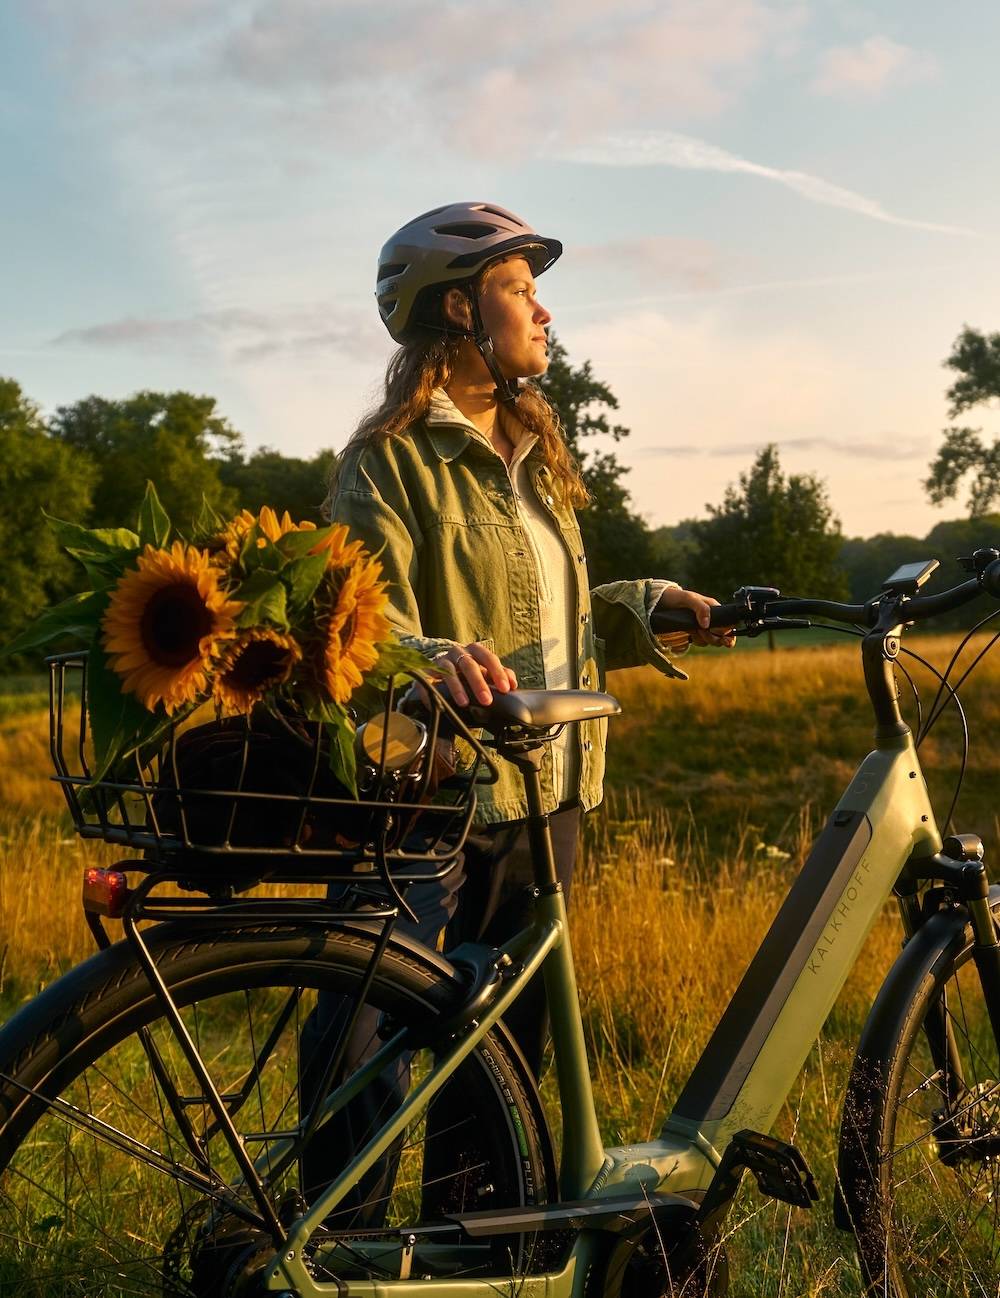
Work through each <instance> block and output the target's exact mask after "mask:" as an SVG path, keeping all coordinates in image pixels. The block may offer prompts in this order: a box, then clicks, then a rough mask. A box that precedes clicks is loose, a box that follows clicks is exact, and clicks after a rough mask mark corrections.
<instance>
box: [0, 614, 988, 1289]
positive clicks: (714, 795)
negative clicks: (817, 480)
mask: <svg viewBox="0 0 1000 1298" xmlns="http://www.w3.org/2000/svg"><path fill="white" fill-rule="evenodd" d="M984 642H985V641H984V640H983V639H982V638H981V639H980V640H979V642H978V643H979V644H980V645H981V644H983V643H984ZM913 643H914V646H915V647H916V648H917V649H918V650H919V651H920V652H926V653H928V654H929V655H931V656H932V658H933V660H934V661H935V663H937V664H938V665H943V664H944V663H945V662H946V661H947V655H948V653H949V652H950V649H951V647H952V646H953V644H954V639H953V638H951V637H923V638H920V639H917V638H915V639H914V642H913ZM858 659H859V655H858V651H857V647H856V646H855V645H853V644H850V643H846V644H844V645H842V646H841V645H835V646H828V645H824V646H823V647H821V648H817V649H815V650H802V651H796V652H794V653H788V652H786V653H781V652H779V653H776V654H769V653H766V652H762V653H754V654H740V653H739V652H736V653H733V654H723V653H714V654H709V653H705V654H699V655H697V656H695V657H694V658H693V659H692V660H691V661H690V670H691V673H692V680H691V681H690V682H689V683H688V684H686V685H683V684H680V683H677V682H672V681H666V680H663V679H662V678H660V677H658V676H657V675H656V674H655V673H654V672H652V671H651V670H642V671H635V672H630V673H618V674H616V675H613V676H612V678H611V679H610V681H609V684H608V688H609V690H610V691H611V692H612V693H614V694H616V695H617V697H618V698H619V699H620V700H621V702H622V704H623V707H624V716H623V717H622V718H621V720H620V721H619V722H617V723H615V725H614V726H613V731H612V741H611V752H610V769H609V796H608V799H607V802H606V803H605V805H604V806H603V807H602V808H601V809H600V811H599V812H597V813H595V815H593V816H592V817H591V818H590V820H589V823H588V825H587V827H586V833H585V842H584V850H583V860H582V864H581V867H580V870H579V873H578V876H577V878H576V880H575V881H574V885H573V897H572V908H571V913H572V927H573V941H574V945H575V951H576V957H577V961H578V971H579V983H580V988H581V996H582V1001H583V1013H584V1020H585V1025H586V1030H587V1035H588V1042H589V1046H590V1049H591V1052H592V1069H593V1075H594V1080H595V1086H596V1090H597V1094H598V1102H599V1107H600V1110H601V1116H602V1124H603V1130H604V1134H605V1138H606V1139H607V1140H608V1141H609V1142H612V1143H621V1142H624V1141H627V1140H644V1139H648V1138H650V1137H652V1136H655V1134H656V1132H657V1131H658V1129H659V1125H660V1123H661V1122H662V1120H663V1118H664V1116H665V1114H666V1113H667V1111H668V1110H669V1107H670V1104H671V1101H672V1099H673V1097H674V1096H675V1095H676V1094H677V1092H678V1090H679V1089H680V1086H681V1084H682V1082H683V1080H684V1078H685V1077H686V1075H687V1073H688V1072H689V1071H690V1069H691V1067H692V1066H693V1064H694V1062H695V1060H696V1059H697V1057H698V1053H699V1051H700V1050H701V1048H702V1047H703V1045H704V1044H705V1042H706V1041H707V1039H708V1036H709V1034H710V1032H711V1030H712V1028H713V1027H714V1025H715V1022H716V1020H717V1018H718V1016H719V1014H720V1013H721V1010H722V1008H723V1006H724V1005H725V1003H726V1001H727V999H728V997H729V996H730V995H731V994H732V991H733V990H734V988H735V986H736V984H737V982H738V981H739V978H740V976H741V974H742V972H743V970H744V968H745V967H746V964H747V963H748V961H749V959H750V957H751V956H752V954H753V951H754V950H755V948H756V945H757V943H758V942H759V940H760V938H761V937H762V936H763V934H764V932H765V931H766V928H767V926H768V924H769V923H770V920H771V918H772V917H773V915H774V913H775V911H776V910H777V908H778V906H779V905H780V902H781V900H782V898H783V896H784V894H785V892H786V891H787V889H788V886H789V884H790V881H791V879H792V878H793V877H794V874H795V871H796V869H797V868H798V867H799V865H800V864H801V862H802V860H803V859H804V856H805V854H806V853H807V851H808V848H809V844H810V841H811V838H812V836H813V834H814V833H815V831H816V829H817V828H818V826H819V824H820V823H821V821H822V820H823V818H824V817H825V815H826V813H827V811H828V810H829V809H830V807H831V805H832V804H833V802H834V801H835V799H836V798H837V796H838V795H839V793H840V791H841V789H842V788H843V786H844V784H845V783H846V781H847V780H848V778H849V777H850V774H851V772H852V771H853V769H854V767H855V766H856V764H857V762H858V761H859V760H860V759H861V757H862V756H863V755H864V754H865V752H867V751H868V748H869V747H870V746H871V742H870V735H871V721H870V717H869V715H868V710H867V703H866V701H865V699H864V697H863V695H862V693H861V673H860V664H859V661H858ZM998 676H1000V661H990V660H987V661H986V662H985V663H984V666H983V668H982V670H981V671H980V673H979V675H978V676H977V677H974V678H973V679H972V680H971V681H970V682H969V685H968V687H967V689H966V691H965V696H966V702H967V707H968V710H969V715H970V718H971V724H972V732H973V756H972V761H971V763H970V769H969V774H968V776H967V778H966V786H965V790H964V794H963V798H962V801H961V802H960V804H959V808H960V812H959V828H975V829H977V830H978V831H979V832H980V833H982V834H983V836H984V838H986V839H987V842H988V844H989V845H990V846H989V851H990V852H991V853H992V855H993V856H995V855H996V852H995V848H996V831H997V821H996V802H995V796H994V789H995V786H996V781H997V776H998V774H1000V751H998V750H997V748H996V747H995V745H992V744H990V743H988V742H980V743H979V744H978V746H977V745H976V739H977V736H978V737H979V739H980V740H983V739H985V738H986V736H987V734H988V730H989V728H990V727H992V724H993V722H994V721H995V719H996V714H997V712H998V711H1000V702H998V691H997V688H996V686H997V682H998ZM931 697H932V692H931V693H928V696H927V702H928V703H929V701H930V698H931ZM25 699H26V700H30V701H31V702H32V703H35V702H36V700H34V699H32V697H31V695H30V694H26V695H25ZM904 702H907V701H906V700H904ZM11 706H13V704H12V703H8V704H5V705H4V708H5V709H6V708H9V707H11ZM907 706H909V707H910V711H911V712H912V706H910V704H909V703H908V702H907ZM47 742H48V735H47V720H46V717H45V715H44V713H43V712H41V711H39V710H38V708H37V707H35V708H34V710H31V709H30V708H29V709H28V710H27V711H18V713H17V715H16V718H15V717H12V716H11V715H10V714H9V712H8V711H5V710H4V709H0V1014H2V1013H3V1012H7V1013H9V1012H10V1011H11V1010H12V1009H13V1008H15V1007H16V1005H17V1004H18V1003H20V1002H21V1001H23V1000H24V999H26V998H27V997H29V996H30V995H32V994H33V993H34V992H35V991H36V990H37V989H38V988H39V987H40V986H42V985H43V984H44V983H46V982H47V981H49V980H50V979H51V978H53V977H54V976H55V975H57V974H58V973H59V972H60V971H62V970H64V969H66V968H68V967H70V966H71V965H73V964H74V963H76V962H78V961H79V960H80V959H82V958H84V957H85V956H87V955H89V954H90V952H91V950H92V939H91V938H90V936H89V933H88V932H87V929H86V926H85V924H84V922H83V918H82V914H81V912H80V905H79V888H80V874H81V870H82V868H83V865H84V863H85V862H88V863H93V862H95V861H97V860H99V859H104V860H108V861H110V860H113V859H114V855H115V854H114V853H113V852H112V851H111V849H101V848H99V847H94V846H90V847H85V846H84V845H83V844H81V843H79V842H78V841H77V840H75V839H74V838H73V835H72V831H71V829H70V828H69V825H68V822H67V819H66V816H65V811H64V806H63V803H62V797H61V794H60V791H59V790H58V788H57V787H56V786H54V785H52V784H51V783H50V782H49V779H48V775H49V760H48V748H47ZM921 755H922V757H923V758H924V759H925V764H926V770H927V775H928V781H929V784H930V786H931V790H932V795H933V796H934V797H935V800H936V803H937V804H938V805H939V806H941V805H942V804H943V806H944V807H945V808H946V807H947V803H948V802H949V801H950V796H951V791H952V788H953V785H954V780H955V778H956V775H957V771H958V767H959V763H960V759H961V746H960V739H959V732H958V727H957V726H956V724H955V722H954V720H953V718H952V717H951V716H950V715H946V716H945V717H943V719H942V721H941V723H940V725H939V726H938V727H937V729H936V730H935V731H934V733H933V735H932V737H931V739H930V740H929V741H928V743H927V745H926V746H925V748H924V750H923V751H922V754H921ZM988 859H990V858H989V856H988ZM898 949H899V933H898V929H897V927H896V926H895V923H894V916H893V913H892V911H891V909H887V911H886V914H885V915H884V916H883V918H882V919H881V920H880V921H879V922H878V923H877V924H876V927H875V929H874V931H873V932H872V934H871V936H870V938H869V940H868V942H867V944H866V946H865V949H864V951H863V953H862V956H861V959H860V960H859V962H858V965H857V967H856V968H855V970H854V972H853V974H852V976H851V979H850V980H849V982H848V984H847V986H846V987H845V989H844V992H843V994H842V995H841V997H840V1000H839V1001H838V1004H837V1005H836V1007H835V1009H834V1011H833V1014H832V1015H831V1017H830V1019H829V1021H828V1023H827V1025H826V1029H825V1032H824V1035H823V1038H822V1040H821V1042H820V1043H819V1044H818V1045H817V1047H816V1048H814V1050H813V1052H812V1054H811V1056H810V1059H809V1061H808V1064H807V1066H806V1068H805V1070H804V1072H803V1075H802V1077H801V1079H800V1082H799V1084H798V1085H797V1086H796V1088H795V1090H794V1091H793V1094H792V1096H791V1097H790V1099H789V1102H788V1104H787V1105H786V1107H785V1111H784V1113H783V1115H782V1118H781V1121H780V1123H779V1134H782V1135H784V1136H785V1137H786V1138H788V1139H794V1141H795V1143H796V1144H797V1145H798V1146H799V1147H800V1148H801V1149H802V1150H803V1152H804V1153H805V1155H806V1158H807V1160H808V1161H809V1163H810V1165H811V1167H812V1170H813V1172H814V1174H815V1175H816V1178H817V1181H818V1183H819V1185H820V1190H821V1195H822V1200H821V1203H820V1204H819V1205H817V1207H816V1209H815V1210H814V1212H812V1213H811V1214H810V1213H805V1212H797V1211H792V1212H790V1211H789V1210H788V1209H786V1208H785V1207H784V1206H783V1205H780V1204H779V1205H776V1204H774V1203H773V1202H771V1201H765V1200H762V1199H760V1198H759V1197H757V1196H756V1194H755V1192H752V1191H750V1190H749V1189H748V1190H746V1191H745V1192H744V1194H743V1196H742V1197H741V1200H740V1203H739V1206H738V1210H737V1212H736V1213H734V1216H733V1219H732V1223H731V1224H732V1227H733V1230H732V1234H731V1238H730V1239H729V1241H728V1244H727V1247H728V1250H729V1253H730V1256H731V1265H732V1270H733V1275H734V1280H733V1284H732V1289H731V1293H732V1294H733V1295H734V1298H738V1296H739V1295H748V1296H749V1295H753V1296H754V1298H765V1295H766V1296H768V1298H770V1296H771V1295H773V1296H774V1298H778V1295H786V1296H787V1298H817V1296H818V1295H838V1296H840V1295H854V1294H857V1293H858V1292H859V1289H858V1281H857V1274H856V1266H855V1263H854V1261H853V1249H852V1244H851V1240H850V1238H849V1237H848V1236H846V1235H843V1234H841V1233H839V1232H837V1231H836V1230H835V1229H834V1227H833V1224H832V1208H831V1202H832V1195H833V1169H834V1165H835V1159H836V1149H837V1138H838V1128H839V1120H840V1119H839V1111H840V1102H841V1097H842V1095H843V1090H844V1086H845V1083H846V1078H847V1073H848V1070H849V1067H850V1062H851V1057H852V1053H853V1045H854V1042H855V1041H856V1039H857V1036H858V1033H859V1031H860V1028H861V1025H862V1023H863V1021H864V1018H865V1015H866V1013H867V1010H868V1007H869V1005H870V1003H871V1001H872V998H873V997H874V995H875V992H876V990H877V988H878V986H879V984H880V982H881V980H882V978H883V977H884V974H885V972H886V970H887V969H888V967H889V965H890V964H891V962H892V961H893V959H894V958H895V956H896V954H897V952H898ZM544 1091H545V1094H546V1097H547V1100H551V1099H552V1097H553V1094H554V1086H553V1079H552V1077H551V1076H549V1077H547V1079H546V1082H545V1086H544ZM555 1125H557V1124H555Z"/></svg>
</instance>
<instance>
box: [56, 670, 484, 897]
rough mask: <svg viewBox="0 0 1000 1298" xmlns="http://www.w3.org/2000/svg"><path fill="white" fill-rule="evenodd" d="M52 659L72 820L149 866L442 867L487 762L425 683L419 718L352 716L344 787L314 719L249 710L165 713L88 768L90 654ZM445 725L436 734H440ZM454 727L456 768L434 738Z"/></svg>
mask: <svg viewBox="0 0 1000 1298" xmlns="http://www.w3.org/2000/svg"><path fill="white" fill-rule="evenodd" d="M46 661H47V663H48V666H49V723H50V730H49V743H50V750H51V753H52V761H53V765H54V767H55V775H54V776H53V779H54V780H55V781H56V782H57V783H58V784H59V785H60V786H61V788H62V790H63V793H64V795H65V797H66V801H67V803H68V805H69V810H70V814H71V816H72V818H73V824H74V826H75V828H76V832H77V833H78V834H80V835H81V837H83V838H96V839H103V840H104V841H105V842H107V843H114V844H119V845H120V846H122V847H125V848H128V849H130V850H132V851H136V852H140V853H141V854H142V860H141V861H140V862H137V863H136V864H142V865H144V867H145V868H147V869H149V870H151V871H152V870H163V869H166V870H168V871H170V872H171V873H176V874H177V877H178V878H181V879H182V880H183V882H184V883H185V885H186V886H190V887H194V888H197V889H199V890H202V889H204V890H205V891H211V890H213V889H214V888H215V887H217V886H219V885H220V884H221V885H228V886H234V885H235V886H237V887H248V886H251V885H252V884H254V883H257V882H259V881H261V880H264V879H267V880H275V881H278V880H281V881H286V882H313V881H336V880H352V881H357V880H359V878H360V879H363V878H364V876H365V875H366V874H370V875H373V876H381V877H383V878H385V877H386V875H387V874H388V873H389V872H390V871H391V875H392V878H393V879H394V880H395V882H396V883H397V884H405V883H408V882H412V881H414V880H416V879H428V878H434V877H437V876H439V875H440V874H443V873H445V871H446V870H447V869H448V868H450V866H451V865H452V864H453V863H454V861H455V858H456V857H457V855H458V853H459V851H460V850H461V848H462V844H463V843H464V841H465V838H466V835H467V834H468V831H469V827H470V825H471V824H472V819H473V816H474V814H475V809H476V792H475V788H476V784H477V783H483V782H492V781H493V780H495V779H496V776H497V768H496V765H495V762H494V761H493V760H492V759H491V758H490V757H489V755H488V754H487V753H486V752H485V750H484V749H483V747H482V745H481V744H480V743H479V742H478V741H477V740H476V738H475V737H474V736H473V735H472V734H471V733H470V731H469V730H468V729H467V728H466V727H465V726H464V725H463V724H462V723H461V721H460V719H459V718H458V717H456V716H455V714H454V712H453V711H452V709H451V708H450V707H449V706H448V705H447V704H446V703H445V702H444V701H443V699H442V698H441V695H440V693H439V692H438V691H437V690H434V689H433V688H428V689H426V690H425V691H424V694H425V696H426V698H425V700H424V702H425V707H424V708H423V711H422V717H423V719H422V720H420V721H417V720H414V719H412V718H411V717H408V716H407V715H405V714H404V713H402V712H400V711H399V710H398V707H397V704H398V702H399V699H398V696H397V695H396V694H395V692H394V691H393V690H392V689H390V690H389V691H388V692H387V695H386V698H385V705H384V708H383V709H382V711H381V712H380V713H377V714H375V716H373V717H370V718H369V719H368V721H367V722H366V723H365V724H364V726H361V727H359V729H358V737H357V742H356V744H355V751H356V754H357V757H358V791H359V796H358V797H357V798H355V797H354V796H353V795H352V794H351V793H350V792H349V790H347V789H346V788H345V786H344V785H343V784H341V783H340V782H339V781H338V780H337V779H336V777H335V776H334V774H333V772H332V771H331V768H330V762H329V750H328V747H327V739H326V735H325V732H324V731H323V729H322V727H321V726H319V725H317V724H316V723H314V722H307V721H303V720H301V719H298V718H296V717H294V716H292V715H290V714H289V715H281V714H276V713H273V712H270V711H266V710H264V709H262V708H261V709H257V710H256V711H255V712H254V713H253V714H252V715H251V716H249V717H244V716H239V717H233V718H227V719H223V720H216V721H211V722H209V723H208V724H206V725H201V726H198V725H193V726H192V725H188V726H187V727H185V726H184V725H177V726H170V727H169V728H168V730H167V732H166V734H165V735H164V737H163V738H162V739H161V740H160V741H159V742H157V743H156V744H155V745H154V746H153V747H152V748H151V749H149V750H141V751H138V752H135V753H133V754H131V755H130V756H129V757H128V758H127V759H125V760H124V761H123V762H122V763H119V764H118V765H116V766H115V768H114V769H113V770H112V771H110V772H108V773H106V774H105V775H103V776H102V777H101V778H100V779H99V780H95V779H94V778H93V764H92V757H91V743H90V734H89V725H88V712H87V654H86V653H85V652H77V653H66V654H57V655H54V656H53V657H50V658H48V659H47V660H46ZM445 735H447V738H445V737H444V736H445ZM454 737H458V738H461V739H462V740H464V741H465V742H466V745H468V746H470V747H471V753H472V761H471V765H469V766H467V767H466V768H465V769H463V770H462V771H461V773H458V774H456V773H455V772H454V771H453V770H452V769H451V768H450V767H449V766H448V763H447V761H446V760H443V757H444V753H443V750H444V749H445V747H446V746H450V745H452V744H453V741H454Z"/></svg>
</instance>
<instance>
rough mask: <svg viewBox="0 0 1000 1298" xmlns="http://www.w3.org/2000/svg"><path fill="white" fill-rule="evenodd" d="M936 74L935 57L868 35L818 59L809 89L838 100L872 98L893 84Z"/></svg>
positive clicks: (905, 84) (893, 85) (928, 78)
mask: <svg viewBox="0 0 1000 1298" xmlns="http://www.w3.org/2000/svg"><path fill="white" fill-rule="evenodd" d="M937 75H938V63H937V60H936V59H935V58H934V56H933V55H931V54H925V53H922V52H921V51H919V50H915V49H913V48H912V47H911V46H909V45H900V44H898V43H897V42H896V41H893V40H890V39H889V37H888V36H869V37H868V39H867V40H864V41H862V42H861V44H860V45H839V46H836V47H835V48H833V49H829V50H827V51H826V53H825V54H824V55H823V57H822V59H821V60H820V67H819V71H818V72H817V74H816V77H815V79H814V81H813V83H812V89H813V90H814V91H815V92H816V93H817V94H820V95H833V96H835V97H838V98H842V99H875V98H878V96H880V95H882V94H884V93H885V92H886V91H887V90H889V89H891V88H893V87H896V86H907V85H914V84H915V83H917V82H920V81H929V80H932V79H933V78H934V77H936V76H937Z"/></svg>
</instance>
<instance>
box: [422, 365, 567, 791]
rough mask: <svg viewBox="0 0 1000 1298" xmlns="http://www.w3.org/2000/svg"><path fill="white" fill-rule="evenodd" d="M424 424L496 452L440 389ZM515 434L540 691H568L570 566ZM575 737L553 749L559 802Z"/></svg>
mask: <svg viewBox="0 0 1000 1298" xmlns="http://www.w3.org/2000/svg"><path fill="white" fill-rule="evenodd" d="M427 422H428V423H429V424H457V425H459V426H460V427H462V428H467V429H468V430H469V432H470V433H472V435H473V436H475V437H478V438H479V440H480V441H483V442H486V443H487V444H488V445H489V446H490V449H491V450H494V452H495V448H494V447H493V444H492V443H491V442H490V440H489V438H488V437H486V436H485V434H483V433H482V432H480V430H479V429H478V428H477V427H476V425H475V424H474V423H473V422H472V421H471V419H467V418H466V417H465V415H463V414H462V412H461V411H460V410H459V409H458V407H457V406H456V405H455V403H454V402H453V401H452V400H451V398H450V397H449V396H448V394H447V392H445V390H444V389H443V388H437V389H436V390H435V391H434V394H433V396H432V397H431V404H430V408H429V410H428V412H427ZM515 431H516V432H517V434H518V436H517V441H516V442H515V444H514V454H513V455H512V456H511V460H510V463H509V464H508V465H507V476H508V478H509V479H510V485H511V490H512V491H513V494H514V503H515V506H516V508H517V513H518V518H519V520H520V523H521V526H522V528H523V529H524V535H525V538H526V539H527V542H528V546H529V548H530V551H531V555H532V558H533V559H534V563H535V576H536V579H537V588H538V622H539V627H540V630H541V640H542V661H543V666H544V670H545V688H546V689H547V690H572V689H576V688H577V687H578V684H579V682H578V681H577V680H576V664H575V662H573V661H572V656H571V654H570V646H571V645H575V644H576V622H575V619H576V608H575V607H574V603H575V601H574V598H573V589H574V586H573V582H574V577H573V564H572V560H571V558H570V555H569V552H568V551H567V549H566V546H565V545H564V544H563V541H562V537H561V536H560V533H559V528H558V525H557V524H556V521H555V519H554V518H553V517H552V515H551V514H550V513H549V512H548V510H547V509H546V508H545V506H544V505H543V504H542V503H541V501H540V500H539V499H538V497H537V496H536V495H535V492H534V490H533V488H532V485H531V478H530V475H529V473H528V466H527V463H526V459H527V455H528V452H529V451H530V450H531V448H532V447H533V446H534V445H535V442H536V441H537V440H538V439H537V437H535V435H534V433H529V432H527V431H526V430H525V429H524V428H522V427H521V426H520V425H517V426H516V430H515ZM576 731H577V727H576V726H567V727H566V729H565V730H564V731H563V732H562V734H561V735H560V736H559V738H558V739H556V740H554V741H553V743H552V762H553V768H552V777H553V784H554V785H555V787H556V788H557V789H559V790H561V792H560V795H559V796H560V801H561V802H569V801H572V800H573V799H575V798H576V797H577V794H578V788H577V785H578V783H579V746H578V744H579V741H578V738H577V733H576Z"/></svg>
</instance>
